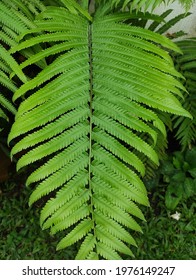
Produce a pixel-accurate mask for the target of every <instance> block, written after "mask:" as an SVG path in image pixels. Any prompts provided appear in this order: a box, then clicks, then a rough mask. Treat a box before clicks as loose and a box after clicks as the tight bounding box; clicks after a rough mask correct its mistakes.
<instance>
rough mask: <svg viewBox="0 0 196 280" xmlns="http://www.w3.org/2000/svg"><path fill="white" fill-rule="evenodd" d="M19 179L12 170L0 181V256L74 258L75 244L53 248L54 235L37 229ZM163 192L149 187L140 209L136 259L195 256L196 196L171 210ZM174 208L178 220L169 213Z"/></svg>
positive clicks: (36, 211) (36, 212)
mask: <svg viewBox="0 0 196 280" xmlns="http://www.w3.org/2000/svg"><path fill="white" fill-rule="evenodd" d="M154 180H155V179H154ZM20 182H21V175H15V174H13V175H12V176H11V177H10V179H9V180H8V181H7V182H5V183H1V185H0V205H1V211H0V259H19V260H20V259H38V260H41V259H49V260H58V259H64V260H68V259H70V260H71V259H74V256H75V255H76V252H77V249H78V248H77V246H76V245H75V246H72V247H69V248H67V249H66V250H63V251H57V252H56V251H55V246H56V244H57V241H56V237H55V236H54V237H53V236H50V235H49V234H48V232H47V231H42V230H41V228H40V226H39V205H37V207H33V208H29V207H28V197H29V194H30V189H28V188H27V187H25V186H24V185H23V184H22V183H20ZM148 183H150V184H151V183H152V185H153V182H148ZM165 192H166V188H165V185H164V184H163V185H161V184H159V186H158V187H157V188H156V189H155V188H152V187H151V188H150V187H149V198H150V203H151V208H148V209H146V208H145V209H144V210H145V212H144V213H145V216H146V219H147V223H145V222H143V224H142V229H143V234H135V238H136V241H137V244H138V248H136V249H135V250H134V254H135V256H136V259H149V260H150V259H176V260H177V259H195V258H196V248H195V244H196V234H195V230H196V217H195V213H196V197H194V196H192V197H190V198H189V199H188V200H186V201H181V202H180V203H179V204H178V206H177V207H176V209H175V211H171V210H168V209H167V208H166V207H165ZM176 211H177V212H178V213H179V214H180V219H179V220H176V219H174V218H172V217H171V215H172V214H174V213H175V212H176ZM63 234H64V233H63Z"/></svg>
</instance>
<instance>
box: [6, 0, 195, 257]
mask: <svg viewBox="0 0 196 280" xmlns="http://www.w3.org/2000/svg"><path fill="white" fill-rule="evenodd" d="M61 3H62V4H63V7H48V8H46V9H43V10H42V12H41V13H40V14H39V15H38V16H37V19H36V21H35V22H34V24H35V25H36V26H35V27H34V28H33V27H32V28H31V29H28V30H24V32H23V34H20V36H19V39H20V40H21V42H20V43H19V44H15V45H13V46H12V47H11V49H10V54H9V56H10V57H11V54H14V53H15V52H25V51H27V50H28V51H32V49H34V50H35V52H34V54H33V55H32V56H31V57H29V58H27V59H26V60H25V61H24V62H23V63H21V65H20V66H19V67H17V68H16V69H15V68H14V67H13V71H15V72H14V73H16V71H18V73H19V72H22V69H23V68H25V67H28V66H30V65H32V64H36V65H38V64H39V63H40V62H42V60H43V59H45V58H52V59H51V61H50V60H49V63H48V65H47V66H46V65H45V66H43V67H42V68H41V70H40V71H39V73H38V74H37V75H36V76H35V77H33V78H32V79H29V80H28V81H23V84H22V85H21V86H20V88H18V89H17V90H16V92H15V93H14V98H13V99H14V101H15V100H17V101H18V102H20V103H21V104H20V106H19V109H18V111H17V114H16V119H15V122H14V124H13V126H12V129H11V131H10V134H9V139H8V140H9V142H11V141H12V140H14V147H13V149H12V156H13V155H17V154H19V152H23V154H22V155H21V156H20V158H19V160H18V164H17V169H21V168H25V167H26V166H29V165H31V164H32V163H33V164H34V165H36V166H37V168H36V169H35V171H33V172H32V173H31V174H30V175H29V177H28V179H27V185H32V186H34V185H35V189H34V191H33V193H32V194H31V196H30V200H29V204H30V205H31V204H33V203H34V202H36V201H37V200H39V199H40V198H42V197H43V196H46V195H49V197H50V198H49V199H48V202H46V204H45V206H44V207H43V209H42V211H41V219H40V223H41V226H42V227H43V228H44V229H46V228H48V229H50V231H51V233H52V234H55V233H57V232H59V231H64V230H65V229H66V230H68V231H69V233H68V234H67V235H66V236H65V237H64V238H63V239H62V240H61V241H60V242H59V244H58V245H57V249H58V250H60V249H63V248H66V247H67V246H70V245H72V244H74V243H75V242H77V241H79V240H82V243H81V247H80V249H79V252H78V254H77V256H76V258H77V259H83V258H86V259H98V258H99V256H101V258H106V259H121V256H120V254H122V253H123V254H127V255H130V256H132V255H133V254H132V252H131V249H130V248H129V246H130V245H133V246H136V243H135V241H134V239H133V237H132V235H131V233H130V230H134V231H140V232H141V231H142V230H141V228H140V226H139V224H138V223H137V221H136V220H135V219H134V218H133V216H135V217H137V218H139V219H141V220H145V218H144V216H143V214H142V212H141V210H140V209H139V208H138V207H137V204H143V205H149V202H148V198H147V192H146V189H145V187H144V184H143V182H142V180H141V176H144V174H145V167H144V166H145V162H146V161H147V160H150V161H152V162H153V163H154V164H155V165H158V161H159V160H158V156H157V153H156V149H157V145H158V144H157V139H159V138H157V137H160V135H161V136H162V137H164V138H165V136H166V130H165V126H164V124H163V121H162V120H161V117H160V112H168V113H170V114H177V115H181V116H185V117H190V114H189V113H188V112H187V111H186V110H185V109H184V108H183V107H182V106H181V103H180V101H179V100H178V98H181V97H182V93H181V91H185V88H184V87H183V85H181V83H180V82H179V78H182V75H181V74H179V73H178V71H177V70H175V68H174V67H173V61H172V59H171V57H170V56H169V53H168V52H169V50H173V51H176V52H179V53H180V49H179V48H178V47H177V46H176V45H175V44H174V43H172V42H171V41H170V40H168V39H167V38H164V37H162V36H161V35H159V34H155V33H153V32H151V31H149V30H144V29H142V28H137V27H133V26H129V25H126V24H124V23H121V20H120V19H119V17H118V16H115V17H113V18H111V17H110V16H106V17H102V18H100V19H99V18H98V17H96V16H95V18H94V19H92V18H91V16H90V15H89V13H88V12H87V11H86V10H84V9H83V8H82V7H81V6H79V5H78V3H77V2H76V1H73V0H70V1H65V0H62V1H61ZM77 27H78V28H77ZM44 43H46V44H44ZM40 44H42V45H41V46H40ZM160 46H162V48H161V47H160ZM22 73H23V72H22ZM21 100H22V101H21ZM70 230H71V231H70Z"/></svg>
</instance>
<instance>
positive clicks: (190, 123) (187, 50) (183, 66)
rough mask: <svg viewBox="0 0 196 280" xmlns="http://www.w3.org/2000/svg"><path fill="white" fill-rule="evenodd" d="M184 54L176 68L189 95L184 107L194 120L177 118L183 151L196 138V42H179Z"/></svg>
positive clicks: (177, 62)
mask: <svg viewBox="0 0 196 280" xmlns="http://www.w3.org/2000/svg"><path fill="white" fill-rule="evenodd" d="M177 44H178V45H179V47H180V48H181V49H182V51H183V54H182V55H178V56H176V57H174V61H175V65H176V68H177V69H178V70H179V71H180V72H181V73H182V74H183V75H184V77H185V78H186V81H185V82H184V86H185V87H186V88H187V90H188V93H186V94H185V99H184V101H183V104H184V107H185V108H186V109H187V110H189V112H190V113H191V114H192V116H193V119H192V120H190V119H186V118H183V117H178V118H177V117H175V118H174V119H173V123H174V128H175V129H176V138H177V139H178V140H179V141H180V143H181V147H182V150H184V149H185V148H186V147H191V145H192V144H193V143H194V142H195V138H196V114H195V112H196V40H195V39H194V38H193V39H186V40H182V41H179V42H177Z"/></svg>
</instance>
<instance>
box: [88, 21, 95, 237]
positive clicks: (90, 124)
mask: <svg viewBox="0 0 196 280" xmlns="http://www.w3.org/2000/svg"><path fill="white" fill-rule="evenodd" d="M88 49H89V83H90V88H89V95H90V98H89V109H90V116H89V165H88V175H89V189H90V192H91V198H90V199H91V203H90V205H91V215H92V221H93V223H94V217H93V212H94V209H93V190H92V185H91V180H92V171H91V164H92V130H93V122H92V116H93V107H92V103H93V64H92V61H93V57H92V24H89V29H88ZM94 236H96V234H95V224H94Z"/></svg>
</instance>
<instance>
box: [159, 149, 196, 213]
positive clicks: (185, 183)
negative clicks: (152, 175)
mask: <svg viewBox="0 0 196 280" xmlns="http://www.w3.org/2000/svg"><path fill="white" fill-rule="evenodd" d="M161 174H162V176H163V182H165V183H167V184H168V185H167V191H166V193H165V205H166V207H167V208H168V209H170V210H174V209H176V207H177V205H178V204H179V202H180V201H182V200H187V199H188V198H190V197H191V196H193V195H194V194H195V193H196V147H194V148H192V149H191V150H187V151H185V153H182V152H180V151H178V152H175V153H174V154H173V155H172V156H171V158H170V160H167V161H164V162H163V166H162V168H161Z"/></svg>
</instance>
